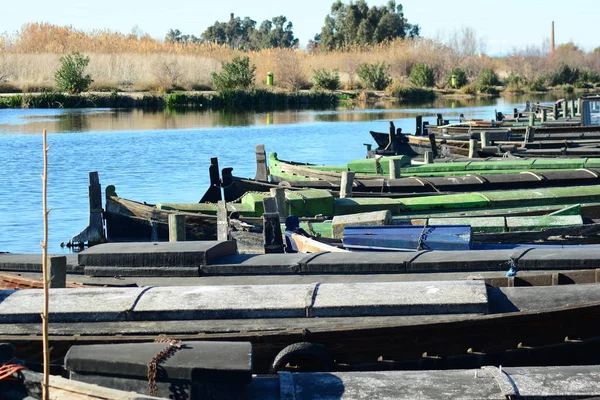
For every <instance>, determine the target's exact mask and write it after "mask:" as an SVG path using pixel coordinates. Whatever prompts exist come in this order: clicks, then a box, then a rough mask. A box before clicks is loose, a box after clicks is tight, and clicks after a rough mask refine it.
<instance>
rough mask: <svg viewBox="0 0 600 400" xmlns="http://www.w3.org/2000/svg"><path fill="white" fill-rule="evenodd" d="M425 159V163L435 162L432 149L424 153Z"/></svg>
mask: <svg viewBox="0 0 600 400" xmlns="http://www.w3.org/2000/svg"><path fill="white" fill-rule="evenodd" d="M423 160H424V161H425V164H433V153H432V152H431V151H426V152H425V154H424V155H423Z"/></svg>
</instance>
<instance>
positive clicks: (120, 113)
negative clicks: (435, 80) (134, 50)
mask: <svg viewBox="0 0 600 400" xmlns="http://www.w3.org/2000/svg"><path fill="white" fill-rule="evenodd" d="M564 95H565V93H562V92H557V93H548V94H541V95H540V94H537V95H512V96H505V97H483V98H481V97H477V98H476V97H464V96H457V97H444V98H437V99H435V100H433V101H428V102H420V103H419V102H395V101H390V100H386V101H378V102H375V103H368V104H367V103H354V104H350V103H344V104H342V105H340V107H339V108H338V109H337V110H327V111H310V110H299V111H289V110H288V111H275V112H265V113H258V114H256V113H253V112H241V113H232V112H226V111H223V110H221V111H172V110H163V111H149V110H116V109H75V110H73V109H72V110H64V109H54V110H40V109H25V110H2V111H0V134H1V133H5V134H6V133H8V134H15V133H39V132H41V130H42V129H48V131H49V132H61V133H69V132H90V131H96V132H106V131H124V130H127V131H132V130H157V129H160V130H163V129H168V130H173V129H190V128H212V127H232V126H239V127H246V126H257V125H258V126H264V125H281V124H298V123H311V122H367V121H376V120H390V119H398V118H409V117H414V116H415V115H417V114H423V116H424V117H426V118H427V117H430V116H435V114H436V113H442V114H444V115H445V116H446V115H449V116H458V115H459V114H460V113H468V111H469V108H471V107H489V106H493V107H494V108H495V109H497V110H498V111H511V110H512V109H511V108H510V107H511V106H512V105H514V104H523V105H524V104H525V102H526V101H528V100H529V101H532V102H537V101H539V102H552V101H555V100H557V99H558V98H561V97H562V96H564ZM492 110H493V109H492ZM489 118H493V111H492V112H491V113H490V115H489Z"/></svg>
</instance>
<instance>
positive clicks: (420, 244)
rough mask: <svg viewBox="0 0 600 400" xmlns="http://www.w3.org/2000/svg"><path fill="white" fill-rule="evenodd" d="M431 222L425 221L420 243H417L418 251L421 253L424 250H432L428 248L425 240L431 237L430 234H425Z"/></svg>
mask: <svg viewBox="0 0 600 400" xmlns="http://www.w3.org/2000/svg"><path fill="white" fill-rule="evenodd" d="M428 221H429V220H428V219H425V224H424V225H423V230H422V231H421V234H420V235H419V241H418V242H417V243H418V244H417V251H421V250H423V249H425V250H431V248H430V247H429V246H427V244H425V240H426V239H427V236H428V235H429V233H431V232H428V233H425V231H426V230H427V222H428Z"/></svg>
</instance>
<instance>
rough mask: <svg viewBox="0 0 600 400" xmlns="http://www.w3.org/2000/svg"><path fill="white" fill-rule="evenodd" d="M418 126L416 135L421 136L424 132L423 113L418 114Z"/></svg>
mask: <svg viewBox="0 0 600 400" xmlns="http://www.w3.org/2000/svg"><path fill="white" fill-rule="evenodd" d="M416 120H417V126H416V129H415V136H421V135H422V134H423V131H422V128H423V116H422V115H417V118H416Z"/></svg>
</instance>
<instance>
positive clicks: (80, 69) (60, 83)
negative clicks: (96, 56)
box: [54, 51, 94, 94]
mask: <svg viewBox="0 0 600 400" xmlns="http://www.w3.org/2000/svg"><path fill="white" fill-rule="evenodd" d="M59 60H60V68H59V69H58V70H57V71H56V72H55V74H54V78H55V80H56V86H57V88H58V90H60V91H64V92H69V93H70V94H79V93H81V92H85V91H86V90H88V88H89V87H90V84H91V83H92V82H93V81H94V80H93V79H92V77H91V75H89V74H87V75H84V74H83V73H84V70H85V68H86V67H87V65H88V64H89V62H90V58H89V57H86V56H83V55H81V54H80V53H78V52H76V51H75V52H72V53H71V54H68V55H66V56H63V57H60V59H59Z"/></svg>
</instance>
